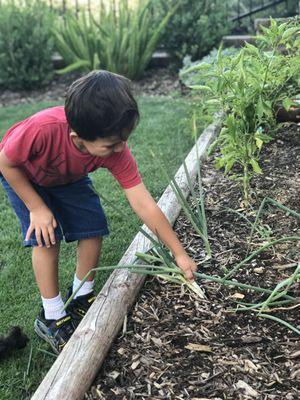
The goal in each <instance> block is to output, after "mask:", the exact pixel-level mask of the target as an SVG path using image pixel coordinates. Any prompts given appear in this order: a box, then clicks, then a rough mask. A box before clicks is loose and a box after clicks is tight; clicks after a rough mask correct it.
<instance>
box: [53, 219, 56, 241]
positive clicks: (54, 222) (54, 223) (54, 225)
mask: <svg viewBox="0 0 300 400" xmlns="http://www.w3.org/2000/svg"><path fill="white" fill-rule="evenodd" d="M53 228H54V229H55V228H57V222H56V219H55V218H53ZM54 241H55V240H54Z"/></svg>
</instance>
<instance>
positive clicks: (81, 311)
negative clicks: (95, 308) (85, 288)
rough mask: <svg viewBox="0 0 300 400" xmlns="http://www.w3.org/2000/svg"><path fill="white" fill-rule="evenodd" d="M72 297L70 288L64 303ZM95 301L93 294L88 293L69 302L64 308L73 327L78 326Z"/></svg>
mask: <svg viewBox="0 0 300 400" xmlns="http://www.w3.org/2000/svg"><path fill="white" fill-rule="evenodd" d="M71 295H72V287H70V288H69V290H68V293H67V296H66V299H65V302H66V301H67V300H68V299H69V298H70V297H71ZM95 299H96V295H95V292H90V293H88V294H85V295H83V296H78V297H76V299H73V300H71V302H70V304H69V305H68V307H67V308H66V311H67V313H69V314H70V315H71V316H72V320H73V322H74V325H75V326H76V328H77V326H78V325H79V324H80V321H81V320H82V318H83V317H84V316H85V314H86V313H87V311H88V309H89V308H90V307H91V305H92V304H93V302H94V300H95Z"/></svg>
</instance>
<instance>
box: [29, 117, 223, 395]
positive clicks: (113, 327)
mask: <svg viewBox="0 0 300 400" xmlns="http://www.w3.org/2000/svg"><path fill="white" fill-rule="evenodd" d="M220 126H221V123H220V122H217V123H215V124H212V125H210V126H209V127H208V128H207V129H205V131H204V132H203V133H202V135H201V136H200V138H199V139H198V142H197V146H198V154H199V156H200V157H201V158H203V157H204V156H205V154H206V150H207V148H208V146H209V144H210V143H211V142H212V140H213V139H214V138H215V136H216V134H217V133H218V131H219V129H220ZM185 161H186V165H187V168H188V171H189V173H190V175H191V179H192V181H194V180H195V178H196V175H197V153H196V145H195V146H194V147H193V149H192V150H191V151H190V153H189V154H188V156H187V158H186V160H185ZM175 179H176V181H177V183H178V185H179V186H180V187H181V189H182V191H183V192H184V194H185V196H187V195H188V193H189V188H188V183H187V179H186V175H185V172H184V168H183V166H181V167H180V168H179V170H178V172H177V174H176V175H175ZM158 205H159V207H160V208H161V209H162V211H163V212H164V214H165V215H166V217H167V218H168V220H169V221H170V223H171V224H172V225H173V224H174V222H175V220H176V218H177V217H178V214H179V212H180V205H179V204H178V202H177V199H176V197H175V195H174V193H173V191H172V189H171V188H170V186H168V187H167V189H166V190H165V192H164V193H163V195H162V197H161V198H160V200H159V202H158ZM144 228H145V227H144ZM150 248H151V243H150V241H149V240H148V239H146V238H145V237H144V236H143V235H142V234H141V233H138V234H137V235H136V236H135V238H134V240H133V242H132V243H131V245H130V246H129V247H128V249H127V251H126V252H125V254H124V256H123V257H122V259H121V260H120V262H119V265H126V264H133V263H134V262H136V261H137V260H136V256H135V254H136V252H147V251H148V250H149V249H150ZM144 279H145V277H144V276H141V275H137V274H132V273H130V272H129V271H128V270H125V269H124V270H115V271H114V272H113V273H112V274H111V276H110V277H109V279H108V280H107V282H106V284H105V285H104V287H103V289H102V290H101V292H100V293H99V294H98V296H97V298H96V300H95V302H94V303H93V305H92V306H91V308H90V309H89V311H88V313H87V315H86V316H85V318H84V319H83V320H82V322H81V323H80V325H79V326H78V328H77V329H76V331H75V333H74V334H73V336H72V337H71V339H70V341H69V342H68V344H67V345H66V347H65V348H64V350H63V351H62V353H61V354H60V355H59V357H58V358H57V359H56V361H55V362H54V364H53V366H52V367H51V369H50V370H49V372H48V373H47V375H46V376H45V378H44V380H43V381H42V383H41V384H40V386H39V387H38V389H37V391H36V392H35V394H34V395H33V397H32V400H81V399H82V398H83V396H84V393H85V392H86V391H87V390H88V389H89V388H90V386H91V384H92V382H93V380H94V378H95V376H96V374H97V373H98V370H99V368H100V366H101V364H102V362H103V360H104V358H105V356H106V354H107V352H108V351H109V349H110V347H111V344H112V342H113V340H114V338H115V337H116V335H117V334H118V332H119V330H120V328H121V326H122V323H123V321H124V318H125V316H126V315H127V313H128V311H129V310H130V308H131V306H132V304H133V303H134V301H135V299H136V296H137V294H138V292H139V290H140V288H141V286H142V285H143V282H144Z"/></svg>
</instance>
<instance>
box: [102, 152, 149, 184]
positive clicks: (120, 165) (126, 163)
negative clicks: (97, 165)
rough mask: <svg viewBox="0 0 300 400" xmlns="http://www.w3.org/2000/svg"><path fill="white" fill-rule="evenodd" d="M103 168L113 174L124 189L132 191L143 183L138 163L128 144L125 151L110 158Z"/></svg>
mask: <svg viewBox="0 0 300 400" xmlns="http://www.w3.org/2000/svg"><path fill="white" fill-rule="evenodd" d="M102 166H103V167H104V168H107V169H108V170H109V171H110V172H111V173H112V175H113V176H114V177H115V178H116V179H117V181H118V182H119V183H120V185H121V186H122V188H123V189H130V188H131V187H134V186H136V185H138V184H139V183H141V182H142V179H141V176H140V173H139V170H138V167H137V163H136V161H135V159H134V157H133V155H132V154H131V151H130V150H129V147H128V145H127V144H126V145H125V147H124V150H123V151H121V152H120V153H114V154H113V155H112V156H110V157H108V158H107V159H106V160H105V161H104V163H103V165H102Z"/></svg>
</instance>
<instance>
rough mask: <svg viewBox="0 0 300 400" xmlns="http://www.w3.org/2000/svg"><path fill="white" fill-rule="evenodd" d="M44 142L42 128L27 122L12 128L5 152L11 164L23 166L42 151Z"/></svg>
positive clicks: (4, 147) (5, 145) (4, 146)
mask: <svg viewBox="0 0 300 400" xmlns="http://www.w3.org/2000/svg"><path fill="white" fill-rule="evenodd" d="M43 142H44V141H43V135H42V134H41V128H40V126H37V125H36V124H34V123H32V122H31V121H25V122H23V123H20V124H18V125H17V126H15V127H13V128H12V130H11V132H10V134H9V136H8V137H7V139H6V141H5V143H4V144H3V150H4V153H5V155H6V156H7V158H8V159H9V160H10V161H11V162H13V163H15V164H16V165H22V164H25V163H26V162H27V161H28V160H30V159H31V158H32V157H35V155H37V154H39V153H40V152H41V151H42V149H43Z"/></svg>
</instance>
